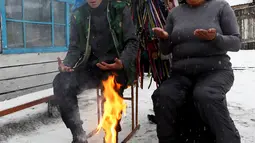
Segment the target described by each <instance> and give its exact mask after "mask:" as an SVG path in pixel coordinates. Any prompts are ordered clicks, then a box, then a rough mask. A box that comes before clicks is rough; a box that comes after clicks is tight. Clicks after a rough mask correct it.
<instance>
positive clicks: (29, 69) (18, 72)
mask: <svg viewBox="0 0 255 143" xmlns="http://www.w3.org/2000/svg"><path fill="white" fill-rule="evenodd" d="M57 70H58V65H57V62H53V63H45V64H36V65H29V66H21V67H10V68H3V69H0V75H1V76H0V80H4V79H9V78H18V77H22V76H29V75H34V74H42V73H47V72H53V71H57Z"/></svg>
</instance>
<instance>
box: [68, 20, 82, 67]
mask: <svg viewBox="0 0 255 143" xmlns="http://www.w3.org/2000/svg"><path fill="white" fill-rule="evenodd" d="M79 39H80V38H79V32H78V29H77V24H76V20H75V17H74V15H72V16H71V23H70V44H69V48H68V52H67V55H66V57H65V59H64V65H66V66H68V67H73V66H74V64H75V63H76V62H77V61H78V59H79V58H80V55H81V50H80V48H79V46H80V44H79V43H80V40H79Z"/></svg>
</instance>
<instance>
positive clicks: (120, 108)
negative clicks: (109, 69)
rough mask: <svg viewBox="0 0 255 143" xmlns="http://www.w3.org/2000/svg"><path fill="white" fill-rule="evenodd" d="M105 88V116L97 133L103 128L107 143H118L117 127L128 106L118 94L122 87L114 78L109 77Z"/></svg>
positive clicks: (104, 83)
mask: <svg viewBox="0 0 255 143" xmlns="http://www.w3.org/2000/svg"><path fill="white" fill-rule="evenodd" d="M103 86H104V92H103V94H104V98H105V102H104V114H103V118H102V120H101V121H100V123H99V125H98V127H97V131H98V132H99V131H100V129H101V128H103V129H104V131H105V138H104V139H105V143H116V142H117V141H116V135H117V133H116V126H117V124H118V121H119V120H120V119H121V116H122V112H124V113H125V112H126V104H125V103H124V100H123V99H122V98H121V97H120V96H119V94H118V93H117V92H116V89H117V90H119V89H120V87H121V85H120V84H118V83H116V82H115V77H114V76H109V77H108V79H107V80H106V81H103Z"/></svg>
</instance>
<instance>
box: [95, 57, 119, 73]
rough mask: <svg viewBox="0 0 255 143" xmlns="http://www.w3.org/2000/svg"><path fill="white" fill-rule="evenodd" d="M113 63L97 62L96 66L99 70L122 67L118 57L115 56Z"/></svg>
mask: <svg viewBox="0 0 255 143" xmlns="http://www.w3.org/2000/svg"><path fill="white" fill-rule="evenodd" d="M114 61H115V63H113V64H107V63H106V62H101V63H97V67H99V68H100V69H101V70H120V69H123V64H122V62H121V60H120V59H118V58H116V59H115V60H114Z"/></svg>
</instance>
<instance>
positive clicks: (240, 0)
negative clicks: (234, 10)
mask: <svg viewBox="0 0 255 143" xmlns="http://www.w3.org/2000/svg"><path fill="white" fill-rule="evenodd" d="M226 1H227V2H228V3H229V4H230V5H231V6H234V5H239V4H245V3H251V2H252V0H226Z"/></svg>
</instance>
